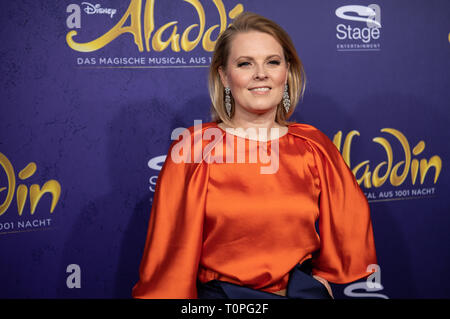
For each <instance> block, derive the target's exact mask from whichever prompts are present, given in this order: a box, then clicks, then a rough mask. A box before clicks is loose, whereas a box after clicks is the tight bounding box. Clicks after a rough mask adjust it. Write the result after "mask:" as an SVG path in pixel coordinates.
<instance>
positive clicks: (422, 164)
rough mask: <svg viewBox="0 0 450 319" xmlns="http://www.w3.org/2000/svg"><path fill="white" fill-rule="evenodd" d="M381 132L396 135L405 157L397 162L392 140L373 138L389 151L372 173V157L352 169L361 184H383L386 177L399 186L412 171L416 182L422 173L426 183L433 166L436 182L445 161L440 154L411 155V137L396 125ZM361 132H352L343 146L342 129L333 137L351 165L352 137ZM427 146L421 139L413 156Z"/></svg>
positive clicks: (335, 143) (413, 180)
mask: <svg viewBox="0 0 450 319" xmlns="http://www.w3.org/2000/svg"><path fill="white" fill-rule="evenodd" d="M381 132H383V133H388V134H390V135H391V136H393V137H395V138H396V140H397V141H398V142H399V143H400V145H401V146H402V149H403V153H404V159H403V160H401V161H399V162H398V163H396V164H395V165H394V155H393V150H392V147H391V144H390V143H389V141H388V140H387V139H386V138H384V137H375V138H373V139H372V141H374V142H375V143H378V144H380V145H381V146H382V147H383V148H384V151H385V153H386V161H382V162H381V163H379V164H378V165H377V166H376V167H375V169H374V170H373V172H372V171H371V169H370V161H369V160H365V161H363V162H361V163H359V164H357V165H356V166H355V167H353V168H352V172H353V174H354V175H355V177H356V180H357V182H358V184H360V185H361V184H363V185H364V187H365V188H371V187H372V185H373V186H374V187H380V186H382V185H384V184H385V182H386V181H387V180H389V182H390V184H391V185H392V186H400V185H401V184H403V183H404V182H405V180H406V178H407V176H408V174H411V182H412V184H413V185H415V183H416V180H417V176H418V175H419V173H420V184H423V183H424V181H425V177H426V175H427V173H428V171H429V170H430V168H434V170H435V173H434V179H433V182H434V184H436V182H437V180H438V178H439V175H440V173H441V170H442V160H441V158H440V157H439V156H438V155H434V156H432V157H431V158H430V159H429V160H427V159H425V158H422V159H420V160H419V159H417V158H412V156H411V148H410V146H409V142H408V139H407V138H406V137H405V135H403V133H401V132H400V131H398V130H396V129H393V128H383V129H381ZM359 135H360V134H359V132H358V131H355V130H353V131H350V132H349V133H348V134H347V135H346V137H345V140H344V144H343V146H342V149H341V145H342V132H341V131H339V132H337V133H336V134H335V135H334V137H333V143H334V145H336V147H337V149H338V150H339V151H340V152H341V154H342V157H343V159H344V161H345V162H346V163H347V165H348V166H349V167H350V168H351V166H350V164H351V162H350V154H351V146H352V142H353V138H354V137H355V136H359ZM424 149H425V142H424V141H419V142H418V143H417V144H416V146H415V147H414V148H413V149H412V155H413V156H418V155H419V154H421V153H422V152H423V151H424ZM382 169H385V173H384V175H383V176H380V171H381V170H382ZM400 169H403V170H402V172H401V173H400V172H399V170H400ZM361 171H363V172H362V175H360V174H361V173H360V172H361Z"/></svg>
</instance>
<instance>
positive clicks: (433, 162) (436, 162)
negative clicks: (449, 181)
mask: <svg viewBox="0 0 450 319" xmlns="http://www.w3.org/2000/svg"><path fill="white" fill-rule="evenodd" d="M430 167H434V169H435V173H434V180H433V182H434V184H436V182H437V179H438V177H439V175H440V174H441V169H442V160H441V158H440V157H439V156H437V155H434V156H433V157H431V158H430V161H429V162H427V160H426V159H424V158H423V159H421V160H420V184H423V182H424V180H425V176H426V175H427V172H428V170H429V169H430Z"/></svg>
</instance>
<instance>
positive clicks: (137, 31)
mask: <svg viewBox="0 0 450 319" xmlns="http://www.w3.org/2000/svg"><path fill="white" fill-rule="evenodd" d="M184 2H187V3H188V4H190V5H191V10H192V9H194V12H195V13H196V14H197V18H198V23H196V24H192V25H190V26H188V27H187V28H186V29H185V30H184V31H183V32H180V31H179V30H178V21H171V22H168V23H166V24H164V25H162V26H160V27H159V28H157V27H156V26H155V0H147V1H145V5H144V2H143V1H142V0H131V1H130V5H129V6H128V9H127V11H126V12H125V14H124V15H123V16H122V18H121V19H120V20H119V22H118V23H117V24H116V25H115V26H114V27H112V28H111V29H110V30H109V31H107V32H106V33H104V34H103V35H102V36H100V37H98V38H97V39H94V40H92V41H89V42H86V43H79V42H77V41H76V40H75V39H74V38H75V37H76V36H77V34H78V32H77V31H75V30H72V31H69V32H68V33H67V35H66V42H67V44H68V45H69V47H70V48H71V49H73V50H75V51H79V52H93V51H97V50H99V49H101V48H103V47H104V46H106V45H107V44H109V43H110V42H111V41H113V40H114V39H116V38H117V37H119V36H120V35H122V34H124V33H130V34H131V35H132V36H133V39H134V43H135V44H136V46H137V47H138V49H139V51H140V52H143V51H144V45H145V48H146V51H148V52H150V51H152V50H153V51H157V52H158V51H164V50H166V49H167V48H168V47H169V46H170V48H171V50H172V51H173V52H180V51H181V50H183V51H186V52H189V51H192V50H193V49H194V48H196V47H197V46H198V45H199V44H200V43H201V45H202V47H203V49H204V50H205V51H208V52H212V51H213V49H214V45H215V43H216V41H217V39H211V35H212V33H213V32H215V31H216V30H218V31H219V34H220V33H222V32H223V31H225V29H226V28H227V27H228V21H227V12H226V10H225V6H224V4H223V2H222V0H212V2H213V3H214V5H215V7H216V8H217V11H218V13H219V18H220V23H219V24H215V25H213V26H211V27H209V28H208V29H207V26H206V14H205V10H204V8H203V6H202V4H201V3H200V1H199V0H184ZM180 3H181V1H180ZM89 10H90V12H91V11H92V10H97V7H94V8H92V7H89ZM98 10H100V11H101V10H109V9H101V8H98ZM111 10H113V9H111ZM142 11H143V14H142ZM243 11H244V7H243V5H242V4H237V5H235V6H234V8H233V9H231V10H230V11H229V12H228V17H229V18H230V19H234V18H236V17H237V16H238V15H239V14H240V13H242V12H243ZM66 12H67V13H69V16H68V17H67V20H66V25H67V27H68V28H69V29H75V28H76V29H80V28H81V14H80V7H79V6H78V5H76V4H70V5H68V6H67V8H66ZM104 13H108V12H107V11H105V12H104ZM110 14H111V17H112V15H113V13H112V11H111V12H110ZM141 18H142V19H143V24H142V23H141ZM127 21H130V22H129V24H128V25H125V23H126V22H127ZM218 36H219V35H217V37H218ZM163 39H164V40H163Z"/></svg>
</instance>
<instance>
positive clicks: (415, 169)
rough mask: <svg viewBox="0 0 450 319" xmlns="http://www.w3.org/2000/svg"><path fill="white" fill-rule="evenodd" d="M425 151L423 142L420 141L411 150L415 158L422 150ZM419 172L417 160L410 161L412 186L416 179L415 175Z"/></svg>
mask: <svg viewBox="0 0 450 319" xmlns="http://www.w3.org/2000/svg"><path fill="white" fill-rule="evenodd" d="M424 149H425V142H424V141H420V142H419V143H417V145H416V146H414V148H413V151H412V152H413V155H414V156H417V155H419V154H420V153H422V152H423V150H424ZM418 172H419V161H418V160H417V159H413V160H412V161H411V181H412V183H413V185H414V184H416V179H417V173H418Z"/></svg>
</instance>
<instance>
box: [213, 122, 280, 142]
mask: <svg viewBox="0 0 450 319" xmlns="http://www.w3.org/2000/svg"><path fill="white" fill-rule="evenodd" d="M214 124H215V126H217V127H218V128H219V129H220V130H222V131H223V132H225V133H228V134H231V135H234V136H237V137H240V138H243V139H246V140H252V141H258V142H271V141H276V140H278V141H279V140H281V139H282V138H284V137H285V136H286V135H288V134H289V126H287V129H288V130H287V132H286V133H285V134H283V135H281V136H278V137H275V138H272V139H268V140H260V139H254V138H250V137H248V136H246V135H240V134H236V133H238V132H236V131H235V130H234V129H233V128H230V131H229V130H228V129H227V130H225V129H223V128H222V127H220V126H219V123H216V122H214Z"/></svg>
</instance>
